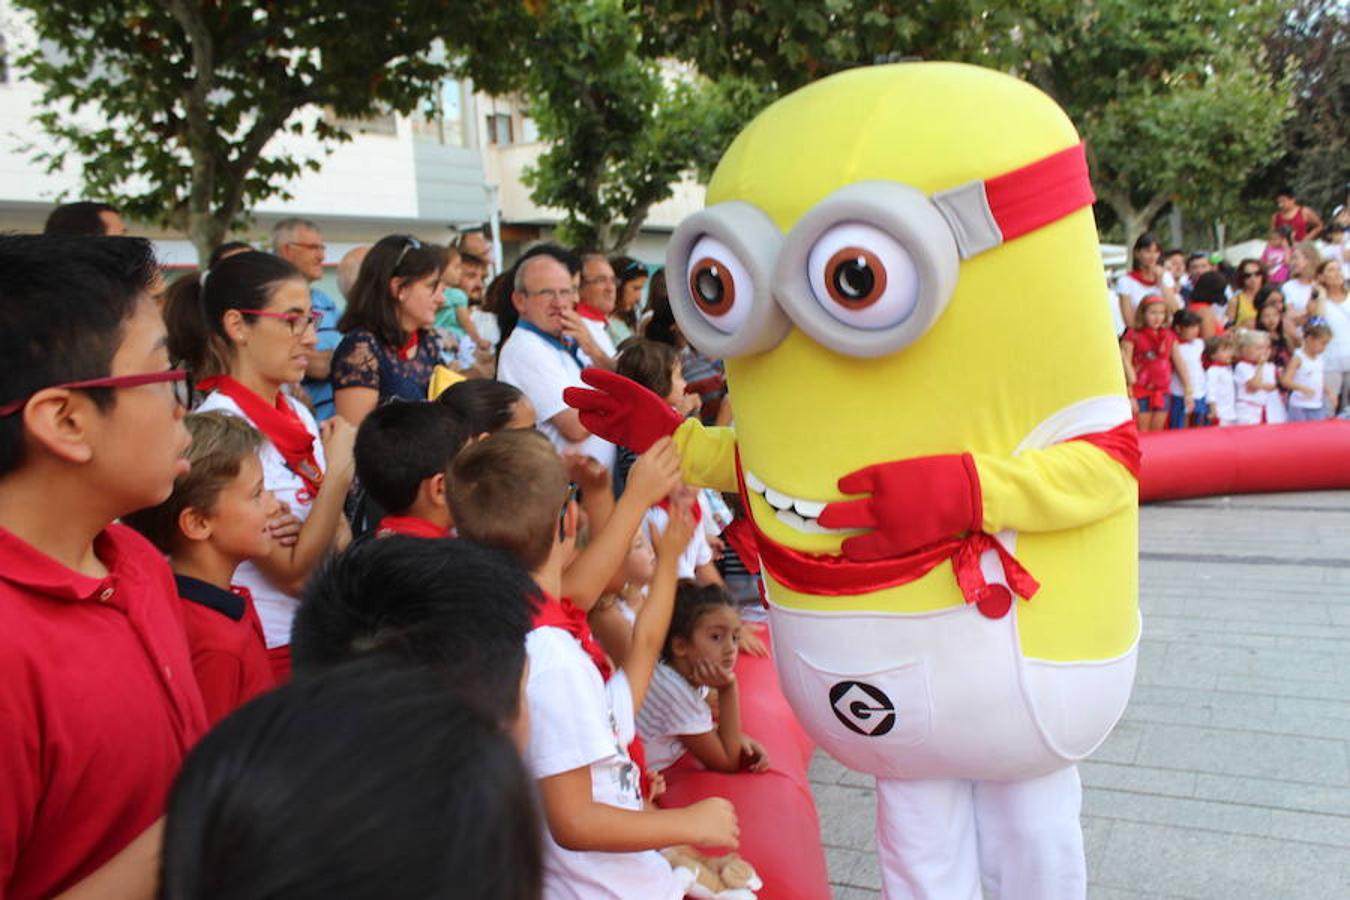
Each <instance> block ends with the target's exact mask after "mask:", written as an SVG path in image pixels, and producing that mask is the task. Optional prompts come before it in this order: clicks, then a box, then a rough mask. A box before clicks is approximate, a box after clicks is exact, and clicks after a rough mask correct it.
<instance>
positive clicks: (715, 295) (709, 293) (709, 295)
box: [694, 266, 725, 306]
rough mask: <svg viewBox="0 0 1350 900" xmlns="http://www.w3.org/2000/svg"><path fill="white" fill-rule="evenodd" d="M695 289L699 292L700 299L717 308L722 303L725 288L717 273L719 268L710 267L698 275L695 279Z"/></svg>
mask: <svg viewBox="0 0 1350 900" xmlns="http://www.w3.org/2000/svg"><path fill="white" fill-rule="evenodd" d="M694 287H695V289H696V290H697V291H698V296H699V299H700V300H702V301H703V302H704V303H706V304H707V305H709V306H716V305H717V304H719V303H721V302H722V294H723V292H724V291H725V287H724V286H723V284H722V279H721V277H720V275H719V274H718V271H717V266H708V267H707V268H706V269H703V270H702V271H700V272H699V273H698V275H697V276H696V277H695V278H694Z"/></svg>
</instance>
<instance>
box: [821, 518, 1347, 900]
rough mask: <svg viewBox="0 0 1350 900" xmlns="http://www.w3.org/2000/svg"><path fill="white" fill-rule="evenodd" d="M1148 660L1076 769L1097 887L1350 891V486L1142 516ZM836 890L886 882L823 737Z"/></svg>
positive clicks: (849, 776)
mask: <svg viewBox="0 0 1350 900" xmlns="http://www.w3.org/2000/svg"><path fill="white" fill-rule="evenodd" d="M1139 594H1140V604H1141V606H1142V608H1143V613H1144V632H1143V638H1142V640H1141V642H1140V657H1139V673H1138V677H1137V679H1136V682H1135V688H1134V694H1133V697H1132V698H1131V701H1130V705H1129V707H1128V708H1127V709H1126V711H1125V716H1124V718H1123V719H1122V720H1121V722H1120V724H1119V725H1118V726H1117V727H1116V730H1115V731H1114V732H1113V733H1112V735H1111V737H1110V738H1109V739H1108V740H1107V742H1106V744H1105V745H1103V747H1102V748H1101V749H1100V750H1099V751H1098V752H1097V753H1096V754H1095V755H1094V756H1093V757H1092V758H1091V759H1090V760H1089V761H1087V762H1086V763H1084V764H1083V765H1082V766H1081V767H1080V769H1081V772H1082V778H1083V785H1084V796H1083V831H1084V837H1085V840H1086V845H1087V862H1088V881H1089V888H1088V896H1089V897H1090V898H1093V900H1127V898H1128V900H1140V898H1155V897H1156V898H1196V900H1207V898H1216V900H1246V898H1251V900H1267V898H1269V900H1299V898H1309V900H1311V898H1317V900H1322V898H1350V492H1345V493H1303V494H1278V495H1263V496H1238V497H1214V498H1206V499H1200V500H1189V501H1184V502H1177V503H1164V504H1156V505H1151V506H1146V507H1144V508H1143V509H1142V510H1141V515H1140V559H1139ZM811 780H812V790H813V791H814V793H815V797H816V804H817V807H818V809H819V812H820V825H821V832H822V834H823V837H824V843H825V853H826V859H827V862H828V865H829V870H830V880H831V882H832V883H833V886H834V896H835V898H836V900H864V898H879V897H880V896H881V893H880V888H881V879H880V873H879V870H878V868H877V862H876V856H875V853H874V851H873V846H872V828H873V822H872V820H873V816H874V815H875V802H874V797H873V790H872V782H871V780H870V779H869V778H867V777H865V776H862V775H858V774H857V773H854V772H850V771H848V770H847V769H844V768H843V767H842V766H840V765H839V764H838V763H835V762H834V761H833V760H831V759H829V758H828V757H826V756H825V755H824V754H821V753H817V754H816V759H815V761H814V763H813V765H812V767H811Z"/></svg>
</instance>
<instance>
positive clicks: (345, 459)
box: [319, 416, 356, 475]
mask: <svg viewBox="0 0 1350 900" xmlns="http://www.w3.org/2000/svg"><path fill="white" fill-rule="evenodd" d="M319 439H320V440H321V441H323V455H324V459H325V460H326V461H327V463H328V471H329V473H330V474H336V475H342V474H344V473H351V472H353V471H354V470H355V465H356V463H355V456H354V450H355V447H356V426H355V425H353V424H352V423H351V422H348V421H347V420H346V419H344V418H342V416H333V417H332V418H331V419H329V420H328V421H326V422H324V423H323V424H322V425H320V426H319Z"/></svg>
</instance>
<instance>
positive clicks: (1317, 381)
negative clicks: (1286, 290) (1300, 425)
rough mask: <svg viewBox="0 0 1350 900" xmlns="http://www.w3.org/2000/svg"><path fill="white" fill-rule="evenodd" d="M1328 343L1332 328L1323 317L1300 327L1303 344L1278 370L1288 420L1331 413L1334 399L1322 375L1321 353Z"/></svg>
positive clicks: (1313, 419) (1314, 419)
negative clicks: (1286, 396) (1284, 396)
mask: <svg viewBox="0 0 1350 900" xmlns="http://www.w3.org/2000/svg"><path fill="white" fill-rule="evenodd" d="M1329 343H1331V328H1330V327H1329V326H1328V325H1327V324H1326V322H1325V321H1324V320H1322V319H1310V320H1308V324H1307V325H1306V326H1304V329H1303V346H1302V347H1300V348H1299V349H1297V350H1295V351H1294V355H1293V357H1292V358H1291V359H1290V360H1289V365H1288V366H1287V367H1286V368H1285V370H1284V371H1283V372H1281V373H1280V379H1279V380H1280V385H1281V386H1282V387H1283V388H1284V389H1285V390H1287V391H1288V392H1289V421H1291V422H1318V421H1321V420H1322V419H1325V418H1327V417H1329V416H1330V415H1331V409H1332V407H1334V406H1335V400H1334V399H1333V398H1332V396H1331V392H1330V391H1328V390H1327V389H1326V384H1325V381H1324V379H1323V363H1324V362H1325V358H1324V356H1323V353H1324V352H1325V351H1326V349H1327V344H1329Z"/></svg>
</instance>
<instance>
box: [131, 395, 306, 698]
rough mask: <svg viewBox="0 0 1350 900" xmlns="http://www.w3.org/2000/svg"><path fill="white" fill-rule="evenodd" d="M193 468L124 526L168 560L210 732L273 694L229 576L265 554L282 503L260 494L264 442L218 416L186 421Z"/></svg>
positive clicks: (249, 618)
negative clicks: (252, 701) (244, 706)
mask: <svg viewBox="0 0 1350 900" xmlns="http://www.w3.org/2000/svg"><path fill="white" fill-rule="evenodd" d="M186 424H187V429H188V433H189V434H190V435H192V447H191V448H190V449H189V450H188V456H187V458H188V462H189V463H190V464H191V466H192V468H191V469H190V470H188V473H187V474H186V475H182V476H180V477H179V478H178V480H177V481H175V482H174V486H173V493H172V494H170V495H169V499H168V500H165V501H164V502H163V503H161V504H159V505H158V506H152V507H150V508H149V509H143V510H141V511H140V512H136V513H132V514H131V515H129V516H126V517H125V518H124V519H123V521H124V522H125V523H126V524H128V525H130V526H131V527H132V528H135V529H136V530H137V531H139V532H140V533H141V534H143V535H145V536H146V537H148V538H149V539H150V540H151V541H152V542H153V543H154V545H155V546H156V547H158V548H159V549H160V550H162V551H164V552H165V553H167V554H168V555H169V565H170V566H172V567H173V571H174V581H175V582H176V584H177V586H178V596H179V598H180V599H181V600H182V601H183V614H184V616H185V617H186V619H187V636H188V647H189V648H190V649H191V650H192V671H193V673H194V674H196V676H197V686H198V687H200V688H201V691H202V701H203V702H204V703H205V704H206V717H207V719H208V720H209V721H210V722H211V724H213V725H214V724H215V723H216V722H218V721H220V720H221V719H223V718H224V717H225V716H227V715H229V714H230V713H232V712H234V710H236V709H238V708H239V707H240V706H241V705H242V704H243V703H244V701H246V700H250V699H252V698H253V697H255V696H257V695H258V694H261V693H262V692H263V691H266V690H269V689H270V688H273V687H275V686H276V678H275V676H274V675H273V674H272V664H271V662H269V660H268V656H267V644H266V642H265V640H264V639H263V629H262V623H261V622H260V621H259V620H258V613H257V611H256V610H255V609H254V608H253V598H252V597H251V596H250V595H249V592H248V588H246V587H243V586H242V585H235V584H232V583H231V582H232V579H233V578H234V570H235V569H237V568H239V564H240V563H242V562H244V561H245V560H248V559H257V558H259V557H262V556H266V555H267V554H268V553H269V552H271V548H272V537H271V534H270V533H269V532H268V529H267V521H268V519H269V518H270V517H271V516H273V515H275V514H276V513H278V512H279V511H280V504H279V503H277V501H276V500H275V499H273V497H272V495H271V494H270V493H269V492H268V491H266V490H264V489H263V468H262V460H261V459H259V458H258V450H259V448H260V447H262V435H261V434H260V433H259V432H258V430H257V429H255V428H254V427H253V426H252V425H250V424H249V423H248V422H247V421H246V420H244V419H241V418H240V417H238V416H231V415H226V414H225V413H220V412H205V413H194V414H192V415H190V416H188V417H187V419H186Z"/></svg>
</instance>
